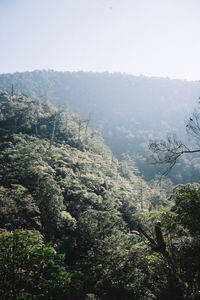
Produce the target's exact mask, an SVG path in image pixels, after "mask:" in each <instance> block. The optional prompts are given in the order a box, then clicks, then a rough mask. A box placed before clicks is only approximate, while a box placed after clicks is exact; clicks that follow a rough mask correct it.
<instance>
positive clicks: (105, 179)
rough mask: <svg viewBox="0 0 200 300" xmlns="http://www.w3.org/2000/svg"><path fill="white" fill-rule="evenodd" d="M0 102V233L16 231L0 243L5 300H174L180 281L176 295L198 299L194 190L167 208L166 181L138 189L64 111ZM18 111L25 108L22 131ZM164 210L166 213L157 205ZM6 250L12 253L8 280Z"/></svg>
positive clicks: (130, 172) (138, 180)
mask: <svg viewBox="0 0 200 300" xmlns="http://www.w3.org/2000/svg"><path fill="white" fill-rule="evenodd" d="M1 95H2V99H3V100H2V103H4V104H2V103H1V104H0V111H1V113H2V114H1V116H3V117H2V119H1V131H0V133H1V135H0V141H1V144H0V149H1V152H0V181H1V187H0V213H1V215H0V226H1V228H4V229H7V230H9V231H12V230H15V229H17V228H18V229H21V230H23V229H24V231H13V232H12V233H6V234H5V233H4V234H2V236H1V237H2V239H3V240H1V241H3V242H1V243H2V244H1V247H2V248H3V249H4V250H3V251H2V256H1V259H2V260H1V262H2V264H3V263H4V265H5V266H7V265H9V268H7V269H5V266H4V269H2V277H1V278H2V279H0V282H1V285H2V287H1V289H2V293H5V295H6V296H5V299H9V297H10V299H12V296H11V294H12V293H18V294H19V298H18V299H34V297H33V295H36V296H37V297H41V295H42V297H43V298H38V299H51V298H50V297H52V299H63V300H64V299H84V297H85V294H86V293H94V294H96V296H97V297H98V298H99V299H100V300H103V299H107V300H108V299H117V300H121V299H122V300H123V299H128V300H136V299H137V300H168V299H170V300H171V299H173V297H175V298H174V299H176V300H177V299H181V297H179V295H178V292H177V291H179V289H178V288H177V280H178V278H180V282H181V284H180V286H181V291H182V290H183V297H182V298H183V299H184V300H189V299H191V300H192V299H193V300H197V299H198V290H199V282H200V280H199V279H200V275H199V270H200V263H199V255H198V253H199V247H200V244H199V213H200V211H199V185H186V186H179V187H177V188H176V189H175V190H174V192H173V194H172V196H171V203H170V201H169V199H167V198H168V197H169V196H170V194H171V189H172V186H171V182H170V181H169V180H164V181H162V182H161V184H159V181H158V180H157V179H156V178H155V180H152V181H151V182H149V183H148V182H146V181H145V180H144V179H143V178H142V177H141V176H139V175H138V172H137V168H136V167H135V163H134V161H133V160H132V159H131V158H130V156H127V155H126V156H124V158H123V160H122V161H121V162H119V161H118V160H117V159H116V158H115V157H114V155H113V154H112V152H111V151H110V150H109V149H108V147H107V146H105V144H104V143H103V140H102V137H101V136H100V132H92V131H91V130H90V129H89V128H86V125H87V124H85V123H84V122H83V124H81V126H79V123H80V118H79V117H78V116H75V115H74V114H72V113H71V112H70V111H69V109H68V108H67V107H65V108H63V109H60V110H56V109H55V108H53V107H52V106H49V105H48V103H47V102H43V100H37V101H36V102H35V101H32V100H31V99H29V98H27V97H26V96H22V95H21V94H15V93H14V95H13V96H12V97H11V98H10V96H11V95H9V94H8V93H2V94H1ZM12 98H13V99H12ZM9 101H13V102H14V103H15V102H16V103H15V105H14V106H12V108H9V109H8V110H7V111H6V110H4V109H3V108H2V105H5V106H6V105H7V104H6V103H8V102H9ZM29 103H32V104H31V106H29ZM27 106H28V108H27ZM23 107H26V108H27V109H29V114H27V116H28V119H27V123H26V125H24V122H25V114H26V112H27V110H23ZM31 107H32V108H31ZM32 109H33V111H35V112H36V111H37V110H38V111H40V110H41V111H42V113H41V115H40V117H38V119H37V120H38V121H37V122H36V121H35V118H36V116H37V114H33V118H32V119H31V117H29V116H32V112H31V111H32ZM11 112H12V113H11ZM17 112H20V114H19V115H20V118H17V117H16V118H17V122H15V115H16V114H17ZM55 114H57V119H56V124H55V131H54V138H53V142H52V143H51V137H52V128H53V127H52V126H53V121H54V120H55ZM21 118H22V119H21ZM8 120H9V124H10V125H9V126H8V123H7V122H8ZM15 123H16V124H17V126H15ZM36 125H37V126H36ZM84 126H85V127H84ZM36 128H37V130H36ZM50 143H51V147H49V145H50ZM162 205H164V206H165V208H159V206H162ZM156 220H160V222H161V224H162V243H163V244H164V246H163V244H162V243H161V242H159V238H158V235H157V236H156V233H155V228H154V223H155V221H156ZM138 223H139V224H140V226H141V227H142V228H143V230H144V231H145V232H147V234H148V235H149V236H150V237H151V238H152V239H153V240H155V241H156V242H157V244H158V246H160V247H161V244H162V247H161V248H162V251H157V250H156V248H155V247H150V246H149V245H148V241H147V240H146V239H144V236H142V235H141V234H140V233H139V232H138V231H137V224H138ZM26 229H31V230H33V229H37V230H39V231H40V233H41V234H42V235H43V236H44V240H45V241H51V242H52V245H53V248H54V249H56V251H59V252H64V253H66V257H65V258H63V261H62V262H61V260H60V258H59V255H58V256H57V255H56V256H55V255H54V254H53V253H54V252H53V249H52V248H51V246H50V245H49V244H48V245H45V244H44V243H43V242H42V241H41V242H40V239H38V237H39V236H40V235H38V234H37V235H36V236H37V239H38V240H37V241H36V236H35V235H34V234H32V233H31V232H28V231H26ZM13 239H14V241H13ZM16 239H17V241H20V243H25V244H24V247H19V243H17V242H16ZM23 241H24V242H23ZM9 243H10V244H9ZM8 244H9V245H10V246H9V247H6V246H5V245H8ZM20 245H21V244H20ZM13 247H14V248H15V249H16V251H18V255H17V259H16V265H14V267H15V268H16V270H15V272H14V274H16V275H13V273H12V272H13V269H12V267H11V266H12V264H11V262H12V259H13V258H12V254H13ZM23 249H24V250H23ZM6 251H7V252H6ZM37 251H38V256H37V255H36V252H37ZM167 251H169V252H168V253H169V254H168V255H167V254H166V253H167ZM14 252H15V250H14ZM27 253H28V254H27ZM4 254H5V255H4ZM58 258H59V259H58ZM57 259H58V261H57ZM6 260H7V262H6ZM35 261H36V263H35ZM39 261H41V264H40V265H39V263H38V262H39ZM53 265H56V267H55V269H54V267H53ZM66 265H67V266H69V267H70V269H72V270H82V272H83V273H84V287H83V277H82V275H81V274H79V272H70V271H68V267H66ZM52 268H53V269H52ZM6 270H7V271H6ZM24 270H27V271H24ZM53 270H54V271H53ZM6 272H7V273H6ZM3 274H7V275H6V276H7V277H6V279H5V278H4V276H5V275H3ZM39 274H40V275H39ZM191 274H193V275H192V276H191ZM13 278H14V279H13ZM1 280H2V281H1ZM34 280H35V281H34ZM4 282H5V284H4ZM33 282H36V283H37V284H33ZM8 284H11V285H12V284H13V288H11V289H9V288H8ZM23 284H24V286H25V287H26V289H25V288H24V286H23ZM36 286H37V288H36ZM21 287H22V288H21ZM46 291H47V292H46ZM58 291H59V292H58ZM6 293H7V294H6ZM9 293H11V294H9ZM25 293H26V294H25ZM27 293H32V295H30V294H27ZM44 293H47V294H45V295H47V296H45V295H44ZM48 293H49V294H48ZM39 295H40V296H39ZM50 295H51V296H50ZM36 296H35V297H36ZM6 297H7V298H6ZM20 297H21V298H20ZM31 297H32V298H31ZM45 297H46V298H45ZM59 297H60V298H59ZM67 297H68V298H67ZM13 299H14V297H13ZM36 299H37V298H36Z"/></svg>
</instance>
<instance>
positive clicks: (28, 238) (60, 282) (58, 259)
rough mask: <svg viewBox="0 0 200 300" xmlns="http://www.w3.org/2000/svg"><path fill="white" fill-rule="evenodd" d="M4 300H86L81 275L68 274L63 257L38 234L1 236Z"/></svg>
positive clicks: (0, 290) (0, 287)
mask: <svg viewBox="0 0 200 300" xmlns="http://www.w3.org/2000/svg"><path fill="white" fill-rule="evenodd" d="M0 249H1V252H0V296H1V299H4V300H11V299H60V300H61V299H63V300H64V299H70V300H71V299H82V295H81V294H82V291H83V290H82V289H83V284H82V278H81V273H80V272H72V273H71V272H67V271H66V268H65V267H63V266H62V260H63V255H61V254H57V253H56V252H55V250H54V249H53V248H52V246H51V245H50V244H44V243H43V240H42V236H41V235H40V234H39V233H38V232H32V231H20V230H16V231H14V232H12V233H9V232H6V231H2V232H1V234H0Z"/></svg>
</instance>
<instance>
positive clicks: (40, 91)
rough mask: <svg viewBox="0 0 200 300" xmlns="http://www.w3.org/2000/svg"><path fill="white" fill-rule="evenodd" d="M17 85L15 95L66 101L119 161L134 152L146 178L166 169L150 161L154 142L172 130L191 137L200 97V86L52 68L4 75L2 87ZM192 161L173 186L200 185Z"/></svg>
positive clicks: (59, 102)
mask: <svg viewBox="0 0 200 300" xmlns="http://www.w3.org/2000/svg"><path fill="white" fill-rule="evenodd" d="M12 85H13V88H14V90H15V91H21V92H23V93H24V94H27V95H29V96H31V97H33V98H37V97H40V96H42V97H43V98H46V99H48V100H49V101H50V102H51V103H53V104H54V105H56V106H57V107H60V106H63V105H65V104H66V103H67V104H68V105H69V107H70V109H71V110H72V111H73V112H74V113H78V114H80V115H81V117H82V118H88V119H91V120H90V126H91V127H92V128H93V129H97V128H100V129H101V132H102V136H103V138H104V140H105V143H106V144H107V145H108V146H109V147H110V148H111V150H112V151H113V153H114V154H115V155H116V156H117V157H118V159H121V158H122V155H123V154H124V153H126V154H129V155H130V156H131V157H132V158H134V160H135V161H136V164H137V167H138V168H139V170H140V172H141V174H142V175H143V176H144V177H145V179H147V180H150V179H152V178H153V177H154V176H155V174H156V173H158V172H159V171H161V170H162V169H160V168H157V167H153V166H152V165H148V164H147V163H146V159H147V158H148V157H149V151H148V141H149V139H156V138H165V137H166V135H167V134H168V133H171V132H172V133H177V135H178V136H180V137H181V138H183V139H186V134H185V119H186V117H188V116H189V115H190V113H191V112H192V111H193V109H194V107H195V105H196V103H197V99H198V97H199V95H200V84H199V82H189V81H183V80H171V79H168V78H155V77H152V78H148V77H144V76H140V77H136V76H132V75H126V74H120V73H114V74H109V73H89V72H55V71H51V70H49V71H33V72H25V73H15V74H2V75H0V88H1V89H4V90H11V88H12ZM194 159H196V157H194ZM191 160H193V159H190V160H189V161H188V159H187V158H186V159H184V160H180V164H179V165H177V168H176V169H175V170H173V172H172V173H171V174H170V178H171V179H172V180H173V182H174V183H183V182H193V181H196V176H195V177H194V176H193V175H192V174H191V171H190V168H188V165H191ZM195 166H196V161H193V163H192V168H196V167H195Z"/></svg>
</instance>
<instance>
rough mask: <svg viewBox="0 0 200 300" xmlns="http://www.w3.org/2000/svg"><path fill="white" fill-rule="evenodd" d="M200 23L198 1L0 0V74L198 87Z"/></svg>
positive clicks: (199, 4) (199, 72) (199, 76)
mask: <svg viewBox="0 0 200 300" xmlns="http://www.w3.org/2000/svg"><path fill="white" fill-rule="evenodd" d="M199 20H200V2H199V1H198V0H176V1H174V0H163V1H160V0H138V1H136V0H70V1H69V0H57V1H55V0H42V1H41V0H28V1H27V0H26V1H25V0H0V41H1V48H0V49H1V50H0V54H1V55H0V73H9V72H22V71H31V70H34V69H54V70H58V71H79V70H83V71H92V72H104V71H108V72H122V73H129V74H134V75H141V74H142V75H146V76H160V77H170V78H180V79H187V80H199V79H200V68H199V55H200V54H199V53H200V40H199V33H200V22H199Z"/></svg>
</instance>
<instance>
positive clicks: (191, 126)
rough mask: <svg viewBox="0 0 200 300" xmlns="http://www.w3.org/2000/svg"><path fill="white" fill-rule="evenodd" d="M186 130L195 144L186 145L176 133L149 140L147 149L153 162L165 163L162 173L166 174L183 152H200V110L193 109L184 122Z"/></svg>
mask: <svg viewBox="0 0 200 300" xmlns="http://www.w3.org/2000/svg"><path fill="white" fill-rule="evenodd" d="M186 131H187V134H188V135H189V136H191V137H192V138H193V140H194V142H195V143H194V144H196V145H195V146H197V148H196V149H195V148H193V147H191V146H187V145H186V144H185V143H184V142H183V141H182V140H179V139H178V138H177V137H176V135H168V136H167V139H166V140H159V141H155V140H150V142H149V149H150V151H151V152H152V155H151V158H152V160H153V163H154V164H167V165H168V167H167V169H166V170H165V171H164V172H163V175H167V174H168V173H169V172H170V170H171V169H172V168H173V167H174V165H175V164H176V162H177V160H178V159H179V158H180V157H181V156H182V155H184V154H192V153H199V152H200V148H199V147H200V111H198V110H195V111H194V112H193V114H192V116H191V117H190V118H189V119H188V120H187V122H186Z"/></svg>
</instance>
